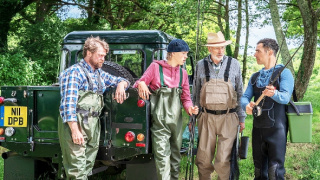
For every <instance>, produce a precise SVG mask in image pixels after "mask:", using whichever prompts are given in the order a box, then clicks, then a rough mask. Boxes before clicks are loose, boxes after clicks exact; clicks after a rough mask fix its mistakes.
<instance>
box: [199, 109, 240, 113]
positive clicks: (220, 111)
mask: <svg viewBox="0 0 320 180" xmlns="http://www.w3.org/2000/svg"><path fill="white" fill-rule="evenodd" d="M236 111H237V110H236V109H229V113H234V112H236ZM202 112H205V111H204V108H202ZM206 112H207V113H210V114H215V115H220V114H227V112H228V110H216V111H213V110H209V109H206Z"/></svg>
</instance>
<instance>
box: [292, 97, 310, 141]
mask: <svg viewBox="0 0 320 180" xmlns="http://www.w3.org/2000/svg"><path fill="white" fill-rule="evenodd" d="M294 104H295V105H296V107H297V109H298V111H299V113H300V115H298V114H297V113H296V111H295V110H294V108H293V107H292V105H288V108H287V117H288V121H289V132H290V141H291V142H292V143H310V142H312V114H313V110H312V105H311V102H294Z"/></svg>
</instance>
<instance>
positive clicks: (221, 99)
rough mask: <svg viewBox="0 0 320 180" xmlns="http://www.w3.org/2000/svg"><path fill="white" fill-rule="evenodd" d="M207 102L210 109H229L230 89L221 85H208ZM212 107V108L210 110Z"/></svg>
mask: <svg viewBox="0 0 320 180" xmlns="http://www.w3.org/2000/svg"><path fill="white" fill-rule="evenodd" d="M205 96H206V97H205V102H206V105H207V107H208V108H209V109H211V108H216V107H221V108H224V109H227V106H226V105H227V104H228V88H227V87H225V86H223V85H221V84H215V85H214V84H210V83H209V84H208V85H207V86H206V95H205ZM210 107H211V108H210Z"/></svg>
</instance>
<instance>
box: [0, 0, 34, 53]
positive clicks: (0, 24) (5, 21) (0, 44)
mask: <svg viewBox="0 0 320 180" xmlns="http://www.w3.org/2000/svg"><path fill="white" fill-rule="evenodd" d="M35 1H36V0H25V1H19V0H5V1H4V2H2V3H1V5H0V17H1V20H0V52H4V51H6V50H7V48H8V32H9V30H10V22H11V20H12V18H13V17H14V16H15V15H16V14H17V13H18V12H19V11H21V10H22V9H24V8H25V7H27V6H29V5H30V4H31V3H33V2H35Z"/></svg>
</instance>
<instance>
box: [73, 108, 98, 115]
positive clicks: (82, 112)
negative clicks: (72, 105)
mask: <svg viewBox="0 0 320 180" xmlns="http://www.w3.org/2000/svg"><path fill="white" fill-rule="evenodd" d="M77 113H80V114H83V115H84V116H92V117H99V115H100V113H99V112H97V111H91V112H90V111H88V110H84V109H81V108H77Z"/></svg>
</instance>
